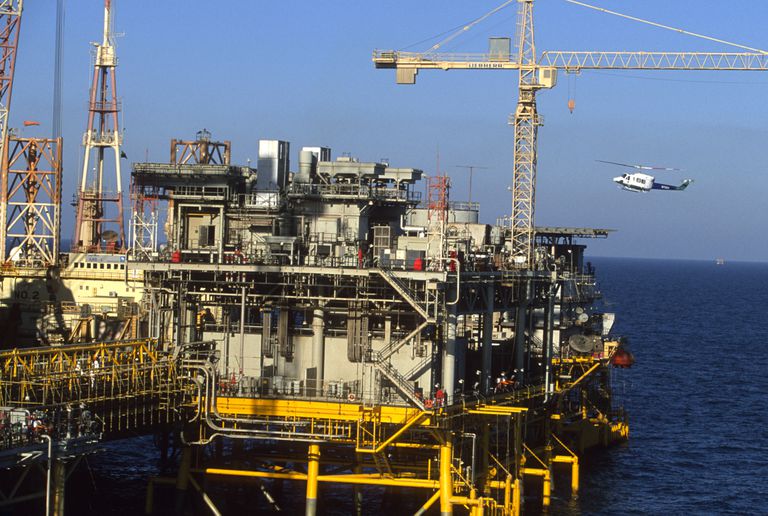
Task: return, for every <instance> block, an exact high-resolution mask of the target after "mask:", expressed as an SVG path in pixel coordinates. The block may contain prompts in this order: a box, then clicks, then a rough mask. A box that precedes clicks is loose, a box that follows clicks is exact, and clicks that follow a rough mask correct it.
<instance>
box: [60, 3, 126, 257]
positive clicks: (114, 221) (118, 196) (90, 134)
mask: <svg viewBox="0 0 768 516" xmlns="http://www.w3.org/2000/svg"><path fill="white" fill-rule="evenodd" d="M95 46H96V52H95V57H96V59H95V61H94V67H93V81H92V82H91V90H90V101H89V104H88V128H87V129H86V131H85V135H84V136H83V145H84V146H85V156H84V158H83V171H82V176H81V183H80V190H79V192H78V195H77V222H76V225H75V239H74V242H73V244H72V247H73V250H75V251H121V250H123V249H124V246H125V229H124V226H123V195H122V182H121V175H120V157H121V155H122V152H121V150H120V146H121V144H122V139H123V135H122V133H121V132H120V128H119V123H118V115H119V113H120V102H119V101H118V99H117V86H116V78H115V68H116V67H117V55H116V53H115V45H114V36H113V34H112V9H111V2H110V0H105V2H104V38H103V40H102V43H101V44H100V45H99V44H96V45H95ZM108 150H111V153H112V154H113V155H114V168H115V191H114V192H107V191H106V190H105V188H104V187H105V183H104V176H105V154H107V151H108ZM92 155H95V159H94V162H93V164H94V167H93V169H90V167H91V157H92ZM89 169H90V170H89ZM108 226H112V227H114V229H112V230H110V229H109V227H108Z"/></svg>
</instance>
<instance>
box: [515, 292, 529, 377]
mask: <svg viewBox="0 0 768 516" xmlns="http://www.w3.org/2000/svg"><path fill="white" fill-rule="evenodd" d="M524 281H525V284H524V285H521V288H520V290H521V293H522V295H521V296H520V299H518V301H517V310H516V312H515V381H516V382H517V384H518V385H523V384H525V347H526V346H525V329H526V327H527V326H528V325H527V324H526V319H527V317H526V316H527V312H528V299H529V297H530V295H529V291H530V290H529V289H530V282H529V280H527V279H526V280H524Z"/></svg>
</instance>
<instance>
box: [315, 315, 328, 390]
mask: <svg viewBox="0 0 768 516" xmlns="http://www.w3.org/2000/svg"><path fill="white" fill-rule="evenodd" d="M323 315H324V314H323V309H322V308H315V309H314V310H313V311H312V365H314V366H315V368H316V370H317V377H316V379H315V396H322V394H323V380H324V379H325V335H324V334H323V331H324V328H325V320H324V319H323Z"/></svg>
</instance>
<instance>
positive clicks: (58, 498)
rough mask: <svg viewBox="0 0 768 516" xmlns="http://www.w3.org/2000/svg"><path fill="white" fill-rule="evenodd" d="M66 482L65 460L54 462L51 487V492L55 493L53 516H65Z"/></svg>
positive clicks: (52, 508)
mask: <svg viewBox="0 0 768 516" xmlns="http://www.w3.org/2000/svg"><path fill="white" fill-rule="evenodd" d="M66 482H67V465H66V463H65V462H64V461H63V460H55V461H53V478H52V483H53V485H52V486H51V490H52V491H53V501H52V504H51V505H52V507H51V514H53V516H64V494H65V485H66Z"/></svg>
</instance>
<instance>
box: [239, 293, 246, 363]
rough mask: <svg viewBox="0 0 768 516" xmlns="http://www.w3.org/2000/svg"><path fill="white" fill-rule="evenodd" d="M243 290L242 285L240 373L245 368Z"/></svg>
mask: <svg viewBox="0 0 768 516" xmlns="http://www.w3.org/2000/svg"><path fill="white" fill-rule="evenodd" d="M245 290H246V288H245V287H243V289H242V295H241V298H240V375H241V376H242V374H243V370H244V369H245Z"/></svg>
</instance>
